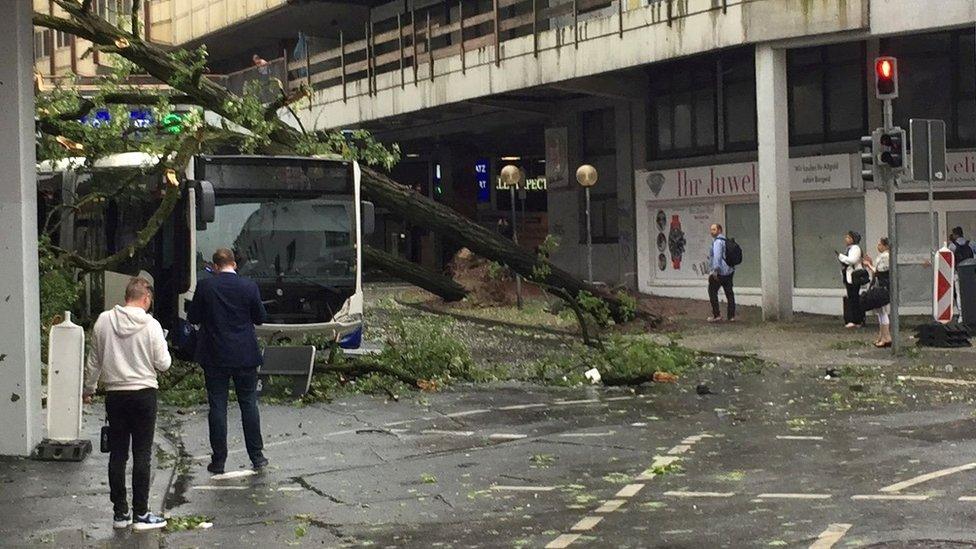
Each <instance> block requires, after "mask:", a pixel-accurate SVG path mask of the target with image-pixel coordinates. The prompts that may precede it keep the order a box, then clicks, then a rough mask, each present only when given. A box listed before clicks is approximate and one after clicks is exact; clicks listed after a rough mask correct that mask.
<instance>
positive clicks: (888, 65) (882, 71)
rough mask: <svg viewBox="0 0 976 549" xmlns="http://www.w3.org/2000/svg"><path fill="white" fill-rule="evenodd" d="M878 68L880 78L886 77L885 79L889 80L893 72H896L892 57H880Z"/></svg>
mask: <svg viewBox="0 0 976 549" xmlns="http://www.w3.org/2000/svg"><path fill="white" fill-rule="evenodd" d="M877 70H878V78H884V79H885V80H888V79H890V78H891V75H892V73H894V72H895V67H894V64H893V63H892V62H891V59H888V58H886V57H882V58H881V59H878V66H877Z"/></svg>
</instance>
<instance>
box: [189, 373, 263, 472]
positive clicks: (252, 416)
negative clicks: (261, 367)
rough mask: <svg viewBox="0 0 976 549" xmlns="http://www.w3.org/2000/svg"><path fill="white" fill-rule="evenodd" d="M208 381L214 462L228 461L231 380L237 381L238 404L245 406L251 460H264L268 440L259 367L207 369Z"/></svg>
mask: <svg viewBox="0 0 976 549" xmlns="http://www.w3.org/2000/svg"><path fill="white" fill-rule="evenodd" d="M203 371H204V375H205V377H206V381H207V400H208V401H209V402H210V415H209V420H210V448H211V450H212V452H213V454H212V461H213V463H215V464H217V465H223V464H224V462H225V461H227V394H228V390H229V388H230V380H231V379H233V380H234V392H236V393H237V404H238V405H239V406H240V408H241V423H242V424H243V427H244V446H245V447H246V448H247V455H248V457H250V458H251V463H256V462H258V461H260V460H262V459H264V452H263V449H264V440H263V439H262V437H261V415H260V413H259V412H258V391H257V389H258V370H257V368H204V370H203Z"/></svg>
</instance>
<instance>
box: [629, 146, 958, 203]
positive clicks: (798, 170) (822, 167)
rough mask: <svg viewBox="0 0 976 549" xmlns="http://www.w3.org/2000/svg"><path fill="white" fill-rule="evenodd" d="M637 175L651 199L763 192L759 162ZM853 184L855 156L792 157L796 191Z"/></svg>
mask: <svg viewBox="0 0 976 549" xmlns="http://www.w3.org/2000/svg"><path fill="white" fill-rule="evenodd" d="M974 175H976V174H974ZM636 176H637V185H638V186H640V185H646V187H645V188H646V189H647V190H649V191H650V194H649V195H648V199H650V200H684V199H696V198H726V197H735V196H751V195H755V194H758V193H759V163H758V162H742V163H738V164H724V165H720V166H702V167H697V168H678V169H674V170H663V171H656V172H649V171H645V170H638V171H637V173H636ZM851 185H852V179H851V155H848V154H835V155H829V156H813V157H808V158H793V159H790V187H791V189H792V190H793V191H819V190H828V189H830V190H836V189H850V188H851Z"/></svg>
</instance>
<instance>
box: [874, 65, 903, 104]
mask: <svg viewBox="0 0 976 549" xmlns="http://www.w3.org/2000/svg"><path fill="white" fill-rule="evenodd" d="M874 87H875V93H876V95H877V96H878V99H895V98H896V97H898V60H897V59H895V58H894V57H879V58H877V59H876V60H875V61H874Z"/></svg>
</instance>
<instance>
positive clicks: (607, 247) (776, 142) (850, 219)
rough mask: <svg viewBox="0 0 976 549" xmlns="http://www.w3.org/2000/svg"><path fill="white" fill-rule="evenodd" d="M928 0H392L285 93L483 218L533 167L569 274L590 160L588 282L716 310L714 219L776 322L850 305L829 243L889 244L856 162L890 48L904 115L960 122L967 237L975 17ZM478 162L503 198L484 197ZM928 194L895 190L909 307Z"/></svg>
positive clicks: (957, 219) (952, 137) (295, 64)
mask: <svg viewBox="0 0 976 549" xmlns="http://www.w3.org/2000/svg"><path fill="white" fill-rule="evenodd" d="M926 5H927V3H923V2H916V1H911V0H847V1H836V2H835V1H826V2H816V1H807V0H754V1H734V0H727V1H716V0H674V1H666V0H660V1H650V2H648V1H641V2H627V3H624V4H621V3H618V2H617V1H592V2H582V1H581V2H558V1H550V2H532V1H518V0H510V1H506V0H499V1H498V2H492V1H484V2H476V1H472V2H470V3H469V2H462V3H461V4H460V9H459V7H458V3H456V2H448V3H444V2H422V1H416V2H402V1H401V2H392V3H388V4H384V5H383V6H380V7H378V8H376V9H374V10H373V11H372V19H371V21H372V22H371V29H370V33H369V35H368V36H367V37H366V39H364V40H360V41H358V42H355V41H354V42H349V41H346V43H345V44H344V47H343V48H342V49H341V50H339V49H334V50H328V51H325V52H321V53H319V54H317V55H310V56H309V58H308V59H294V60H292V61H291V62H290V67H289V68H290V69H291V70H292V71H293V72H292V74H293V75H294V77H295V78H293V79H292V85H299V84H301V83H303V82H302V81H303V80H304V83H305V84H310V85H311V86H312V87H313V88H314V89H315V95H314V100H313V104H312V107H311V108H310V109H309V110H307V111H302V112H301V113H300V116H301V117H302V118H303V122H304V123H305V124H307V125H308V124H311V125H317V126H328V127H345V126H361V125H365V126H366V127H369V128H371V129H373V130H374V132H375V133H376V134H377V135H379V136H381V137H383V138H385V139H389V140H395V141H399V142H401V144H402V145H403V146H404V150H405V151H407V152H408V153H412V154H416V155H419V158H421V159H423V158H427V159H430V160H431V161H432V162H434V163H435V164H436V165H438V166H440V169H441V171H442V172H445V171H446V172H448V173H450V177H451V179H452V180H451V181H450V184H449V185H447V187H448V190H447V191H446V192H447V193H448V194H450V193H453V195H454V196H453V197H450V196H449V198H448V199H449V200H453V201H454V202H456V203H458V204H460V205H463V207H464V208H468V209H473V210H474V212H473V213H472V215H473V216H474V217H477V218H479V219H481V220H482V221H485V222H486V223H490V222H491V219H492V217H493V216H499V215H503V213H504V211H505V210H506V208H507V205H508V198H507V192H506V191H505V190H504V189H499V188H497V185H496V183H495V181H496V180H495V176H496V175H497V173H498V171H499V169H500V167H501V166H502V165H503V164H505V163H507V162H516V163H520V164H521V166H522V167H523V168H525V170H526V171H527V172H528V173H529V174H530V175H534V174H538V175H539V176H538V177H535V178H534V179H535V182H534V186H535V188H542V187H545V189H546V190H545V191H544V194H545V198H544V200H543V199H541V198H537V199H535V203H536V204H537V205H536V208H537V209H540V210H544V214H545V215H544V216H540V222H544V223H545V231H546V232H548V233H549V234H553V235H556V236H557V237H559V238H560V241H561V246H560V248H559V251H558V252H557V254H556V256H555V259H556V261H557V262H558V263H559V264H560V265H561V266H563V267H565V268H568V269H570V270H572V271H574V272H576V273H578V274H584V273H585V269H586V267H585V265H586V259H585V257H586V255H585V253H584V250H583V245H582V242H584V241H585V225H584V223H583V218H584V216H583V214H582V211H581V198H582V193H581V190H580V189H579V188H578V186H577V185H576V184H575V182H574V181H573V178H572V174H573V172H574V171H575V168H576V166H578V165H580V164H582V163H590V164H593V165H595V166H596V167H597V168H598V170H599V171H600V174H601V177H600V183H599V184H598V185H597V187H596V189H595V194H594V205H593V218H594V227H593V231H594V232H593V235H594V248H595V249H594V254H595V261H594V264H595V268H596V278H597V279H599V280H602V281H605V282H607V283H609V284H626V285H628V286H630V287H635V288H637V289H639V290H641V291H642V292H646V293H653V294H661V295H671V296H682V297H695V298H704V297H705V290H704V277H705V275H704V274H703V265H702V264H703V262H704V260H705V257H706V254H707V249H708V243H709V239H708V236H707V228H708V225H709V224H710V223H712V222H719V223H722V224H724V225H726V226H727V228H728V230H727V232H728V233H729V234H730V235H731V236H732V237H735V238H736V239H737V241H738V242H739V243H740V244H741V245H742V247H743V249H744V252H745V261H744V263H743V265H742V266H741V267H740V268H739V271H738V273H737V275H736V279H737V280H736V283H737V286H738V287H739V295H740V296H741V297H740V300H741V302H744V303H752V304H762V305H763V307H764V311H765V313H766V316H767V318H771V319H772V318H784V317H788V316H789V315H790V314H791V313H792V312H793V311H794V310H795V311H811V312H818V313H831V314H838V313H839V312H840V310H841V299H842V295H843V289H842V286H841V283H840V276H839V275H840V273H839V270H840V269H839V266H838V264H837V262H836V256H835V254H834V253H833V250H835V249H840V248H842V247H843V242H842V237H843V234H844V232H845V231H846V230H848V229H852V230H856V231H858V232H859V233H861V234H863V235H864V236H865V238H864V244H863V245H864V247H865V248H866V249H867V250H869V251H871V252H873V251H874V250H873V248H874V244H875V243H876V242H877V240H878V238H879V237H881V236H883V235H885V234H886V232H887V229H886V227H887V218H886V213H885V208H884V194H883V193H882V192H881V191H879V190H876V189H873V188H870V187H868V188H865V186H864V184H863V182H862V181H861V177H860V169H859V158H858V155H857V152H858V139H859V137H860V136H862V135H866V134H868V133H870V129H871V128H874V127H877V126H879V125H880V124H881V108H880V102H879V101H877V100H876V99H875V98H874V93H873V67H872V65H873V59H874V58H875V57H876V56H877V55H879V54H886V55H895V56H897V57H899V61H900V71H901V97H900V98H899V99H898V100H897V101H896V103H895V117H896V122H897V123H899V124H900V125H901V126H902V127H906V128H907V125H908V119H909V118H939V119H944V120H945V121H946V122H947V124H948V128H949V138H948V143H949V148H950V153H949V172H950V173H949V179H950V182H951V183H952V185H953V186H952V188H951V189H945V190H942V191H940V192H938V193H936V195H935V209H936V217H937V225H938V226H937V229H936V231H937V233H938V234H939V235H944V234H945V233H946V232H947V229H948V228H949V227H952V226H956V225H961V226H963V227H964V229H966V231H967V233H972V232H973V231H974V230H976V192H974V191H976V155H974V152H973V147H974V146H976V91H974V88H976V82H974V80H976V76H974V70H973V67H974V64H976V52H974V39H973V24H974V21H976V11H974V10H976V8H974V5H973V3H972V2H970V1H968V0H943V1H940V2H939V3H938V5H939V9H937V10H933V9H930V7H926ZM496 28H497V29H499V32H497V33H496V32H495V29H496ZM462 38H463V39H462ZM359 52H362V54H361V55H357V54H358V53H359ZM505 158H508V159H509V160H506V159H505ZM515 158H519V160H514V159H515ZM481 159H483V160H488V161H489V164H490V165H489V172H490V174H491V177H490V178H489V181H490V183H489V186H490V187H491V190H490V192H489V193H488V195H487V196H485V195H482V196H481V199H478V197H477V195H478V192H477V190H478V186H479V178H478V176H477V174H476V166H480V165H481V162H479V160H481ZM543 164H544V165H545V166H546V168H545V169H542V168H540V167H539V166H540V165H543ZM542 176H544V178H545V182H544V183H543V182H542ZM767 182H768V183H767ZM528 194H529V195H531V194H532V191H529V192H528ZM472 198H474V201H473V203H472ZM925 198H926V197H925V195H924V193H922V194H919V193H918V192H917V191H905V192H902V193H899V195H898V203H897V212H898V214H897V215H898V226H899V242H900V245H901V251H902V256H901V259H900V265H901V267H902V269H901V272H902V274H901V280H902V298H903V303H904V305H905V310H906V312H910V313H924V312H926V311H928V310H930V305H929V303H930V300H931V286H932V283H931V275H930V272H929V270H928V269H927V268H926V267H925V266H924V262H925V261H926V260H927V259H928V254H929V251H930V245H929V236H928V230H929V223H928V221H927V214H926V213H925V212H926V211H927V202H926V200H925ZM542 217H544V220H543V219H542ZM940 240H942V238H940Z"/></svg>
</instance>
